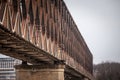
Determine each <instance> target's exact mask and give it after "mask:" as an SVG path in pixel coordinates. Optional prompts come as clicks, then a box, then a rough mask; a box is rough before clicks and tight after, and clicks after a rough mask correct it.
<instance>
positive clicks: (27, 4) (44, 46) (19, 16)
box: [0, 0, 93, 80]
mask: <svg viewBox="0 0 120 80" xmlns="http://www.w3.org/2000/svg"><path fill="white" fill-rule="evenodd" d="M0 53H2V54H5V55H8V56H11V57H14V58H17V59H20V60H22V61H23V64H24V63H26V62H28V63H31V64H32V65H30V66H31V67H34V65H37V66H42V67H43V65H45V66H44V67H46V66H47V67H49V66H50V67H51V66H54V65H59V64H62V65H64V69H63V70H64V72H63V73H64V77H63V79H51V80H82V79H83V78H87V79H88V80H92V79H93V77H92V54H91V53H90V51H89V49H88V47H87V45H86V43H85V41H84V39H83V37H82V36H81V34H80V32H79V30H78V28H77V26H76V24H75V22H74V21H73V18H72V16H71V15H70V13H69V11H68V9H67V7H66V5H65V3H64V1H63V0H0ZM30 66H28V68H29V67H30ZM52 68H53V67H52ZM54 68H56V66H54ZM57 68H58V67H57ZM17 69H18V67H17ZM47 69H48V68H47ZM20 70H21V69H20ZM18 73H19V72H18ZM26 75H27V74H26ZM18 76H21V75H20V74H19V75H18ZM18 80H22V79H18ZM29 80H31V79H29ZM34 80H38V79H34ZM40 80H42V79H40ZM43 80H49V79H43Z"/></svg>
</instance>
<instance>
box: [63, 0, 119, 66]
mask: <svg viewBox="0 0 120 80" xmlns="http://www.w3.org/2000/svg"><path fill="white" fill-rule="evenodd" d="M64 1H65V2H66V5H67V6H68V9H69V11H70V13H71V15H72V16H73V18H74V21H75V22H76V24H77V26H78V28H79V30H80V32H81V34H82V35H83V37H84V39H85V41H86V43H87V45H88V47H89V49H90V51H91V52H92V54H93V57H94V64H98V63H100V62H103V61H115V62H120V0H64Z"/></svg>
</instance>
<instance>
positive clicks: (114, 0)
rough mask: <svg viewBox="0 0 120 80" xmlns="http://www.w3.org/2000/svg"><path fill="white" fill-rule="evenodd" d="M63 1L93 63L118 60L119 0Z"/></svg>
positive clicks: (119, 42)
mask: <svg viewBox="0 0 120 80" xmlns="http://www.w3.org/2000/svg"><path fill="white" fill-rule="evenodd" d="M64 1H65V2H66V5H67V6H68V9H69V11H70V13H71V15H72V16H73V19H74V21H75V22H76V24H77V26H78V28H79V30H80V32H81V34H82V36H83V37H84V39H85V41H86V43H87V45H88V47H89V49H90V51H91V53H92V54H93V58H94V63H95V64H98V63H100V62H103V61H116V62H120V0H64ZM0 56H1V55H0ZM1 57H5V56H1Z"/></svg>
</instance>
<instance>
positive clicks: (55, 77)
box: [15, 65, 65, 80]
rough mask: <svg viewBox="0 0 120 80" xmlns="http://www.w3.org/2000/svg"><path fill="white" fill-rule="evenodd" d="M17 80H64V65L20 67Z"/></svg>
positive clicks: (17, 70) (17, 67)
mask: <svg viewBox="0 0 120 80" xmlns="http://www.w3.org/2000/svg"><path fill="white" fill-rule="evenodd" d="M15 68H16V80H64V68H65V66H64V65H52V66H50V65H18V66H15Z"/></svg>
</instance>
